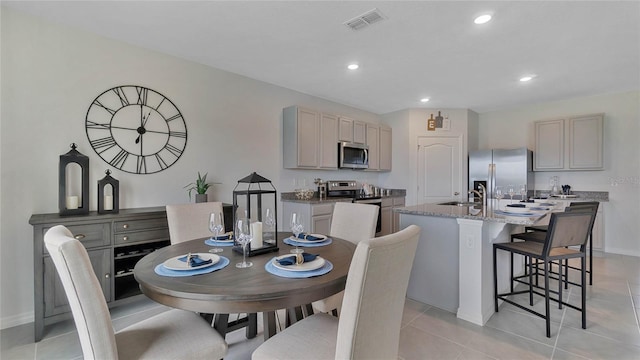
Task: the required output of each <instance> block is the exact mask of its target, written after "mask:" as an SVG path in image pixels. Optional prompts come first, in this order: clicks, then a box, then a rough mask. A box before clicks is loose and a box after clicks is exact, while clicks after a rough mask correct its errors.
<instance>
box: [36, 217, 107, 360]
mask: <svg viewBox="0 0 640 360" xmlns="http://www.w3.org/2000/svg"><path fill="white" fill-rule="evenodd" d="M44 243H45V246H46V247H47V250H48V251H49V254H50V255H51V259H52V260H53V263H54V265H55V267H56V270H57V271H58V275H59V276H60V280H62V285H63V287H64V292H65V293H66V294H67V299H68V300H69V305H70V306H71V312H72V313H73V320H74V321H75V324H76V328H77V330H78V336H79V337H80V345H81V346H82V354H83V355H84V358H85V359H117V358H118V350H117V347H116V339H115V333H114V331H113V327H112V324H111V315H110V314H109V308H108V307H107V302H106V300H105V299H104V294H103V293H102V288H101V287H100V282H99V281H98V278H97V277H96V274H95V273H94V271H93V267H92V266H91V261H90V260H89V255H88V254H87V250H86V249H85V248H84V246H83V245H82V244H81V243H80V241H78V240H76V239H75V238H74V237H73V234H71V232H70V231H69V229H67V228H66V227H64V226H62V225H58V226H54V227H52V228H51V229H49V230H48V231H47V232H46V233H45V235H44Z"/></svg>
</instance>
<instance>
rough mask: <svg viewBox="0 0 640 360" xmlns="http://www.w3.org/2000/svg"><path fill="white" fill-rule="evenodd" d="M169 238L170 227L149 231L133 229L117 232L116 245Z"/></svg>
mask: <svg viewBox="0 0 640 360" xmlns="http://www.w3.org/2000/svg"><path fill="white" fill-rule="evenodd" d="M167 239H169V229H168V228H167V229H155V230H147V231H132V232H126V233H118V234H115V243H116V245H126V244H130V243H137V242H143V241H157V240H167Z"/></svg>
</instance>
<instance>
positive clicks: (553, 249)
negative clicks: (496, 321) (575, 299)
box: [493, 211, 595, 337]
mask: <svg viewBox="0 0 640 360" xmlns="http://www.w3.org/2000/svg"><path fill="white" fill-rule="evenodd" d="M594 218H595V214H593V213H592V212H584V211H569V212H564V213H553V214H551V220H550V221H549V227H548V230H547V231H546V233H543V234H544V242H539V241H537V239H536V240H524V241H516V242H508V243H496V244H493V283H494V302H495V303H494V306H495V311H496V312H498V300H502V301H505V302H507V303H510V304H512V305H514V306H516V307H518V308H520V309H523V310H525V311H528V312H530V313H532V314H534V315H537V316H539V317H541V318H543V319H545V321H546V335H547V337H551V326H550V324H551V318H550V313H549V301H550V300H552V301H555V302H557V303H558V306H559V308H562V306H563V305H566V306H568V307H571V308H573V309H576V310H579V311H580V312H581V314H582V328H583V329H586V328H587V318H586V316H587V315H586V314H587V312H586V264H585V263H586V252H585V247H586V244H587V239H588V237H589V231H590V227H591V226H592V225H593V220H594ZM538 234H540V233H538ZM536 236H540V235H536ZM572 246H578V247H579V248H578V249H574V248H571V247H572ZM498 250H502V251H507V252H509V253H510V254H518V255H522V256H525V257H528V258H530V259H532V260H533V259H536V260H539V261H541V262H542V264H543V265H542V266H543V276H544V286H543V289H544V293H539V292H537V291H535V290H534V281H533V277H534V276H536V277H537V273H536V272H534V270H533V266H534V265H533V261H529V262H528V266H529V272H528V277H529V281H528V283H527V290H515V289H514V286H513V283H514V279H513V276H512V277H511V278H510V283H511V284H510V291H509V292H507V293H498V268H497V253H498ZM574 258H579V259H580V275H581V276H580V279H581V281H580V284H576V285H578V286H580V288H581V306H575V305H572V304H569V303H568V302H565V301H564V300H563V299H562V268H561V267H560V268H559V270H558V272H559V276H558V290H557V292H555V291H552V290H551V289H550V287H549V279H550V276H549V275H550V272H551V269H550V266H551V262H552V261H562V260H565V259H574ZM510 265H511V266H512V268H513V258H511V264H510ZM565 276H566V275H565ZM550 292H553V293H554V294H557V296H558V297H557V299H556V298H551V297H550V295H549V294H550ZM525 293H528V294H529V305H530V307H527V306H524V305H521V304H519V303H518V302H517V301H515V300H514V299H511V298H510V297H511V296H513V295H518V294H525ZM534 294H537V295H541V296H543V297H544V301H545V313H544V314H542V313H539V312H537V311H536V310H534V309H533V305H534V303H533V295H534Z"/></svg>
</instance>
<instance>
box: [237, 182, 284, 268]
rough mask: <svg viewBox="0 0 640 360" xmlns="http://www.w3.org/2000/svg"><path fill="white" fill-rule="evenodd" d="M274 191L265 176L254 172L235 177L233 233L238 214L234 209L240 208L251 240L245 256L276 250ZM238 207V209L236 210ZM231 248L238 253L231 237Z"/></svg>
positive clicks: (238, 249) (238, 248) (276, 222)
mask: <svg viewBox="0 0 640 360" xmlns="http://www.w3.org/2000/svg"><path fill="white" fill-rule="evenodd" d="M277 196H278V194H277V191H276V188H275V187H273V184H272V183H271V181H270V180H269V179H266V178H264V177H262V176H260V175H258V174H256V173H255V172H254V173H252V174H251V175H249V176H247V177H245V178H242V179H240V180H238V184H237V185H236V187H235V188H234V189H233V226H234V229H233V230H234V233H235V232H237V231H238V229H236V228H235V227H236V223H237V220H238V217H239V216H240V217H242V215H243V214H241V215H238V211H244V212H245V213H244V215H246V217H249V218H250V220H251V223H252V224H251V228H252V233H253V240H252V241H251V244H250V245H248V246H249V249H250V250H248V251H247V255H248V256H253V255H258V254H264V253H268V252H272V251H278V239H277V229H278V209H277ZM240 207H242V209H240ZM233 245H234V246H233V250H234V251H237V252H240V253H242V245H240V244H239V243H238V242H237V240H235V237H234V243H233Z"/></svg>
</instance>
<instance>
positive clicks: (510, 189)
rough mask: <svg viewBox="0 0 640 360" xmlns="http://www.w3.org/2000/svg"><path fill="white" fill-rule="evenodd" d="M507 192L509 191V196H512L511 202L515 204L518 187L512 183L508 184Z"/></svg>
mask: <svg viewBox="0 0 640 360" xmlns="http://www.w3.org/2000/svg"><path fill="white" fill-rule="evenodd" d="M507 193H509V196H510V197H511V203H512V204H513V195H515V194H516V187H515V186H513V185H512V184H509V185H507Z"/></svg>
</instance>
